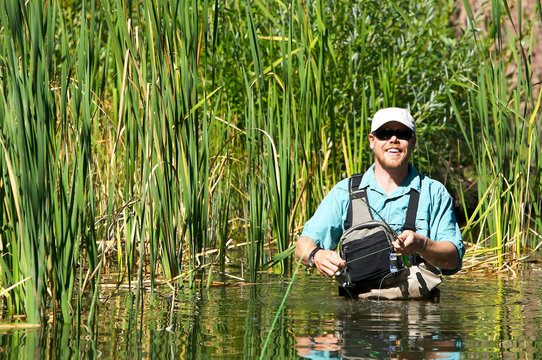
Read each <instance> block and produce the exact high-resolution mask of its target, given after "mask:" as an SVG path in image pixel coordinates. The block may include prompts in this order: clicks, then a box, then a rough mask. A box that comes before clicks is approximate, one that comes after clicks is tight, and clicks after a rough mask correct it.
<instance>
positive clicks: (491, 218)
mask: <svg viewBox="0 0 542 360" xmlns="http://www.w3.org/2000/svg"><path fill="white" fill-rule="evenodd" d="M465 4H466V5H467V11H468V13H469V19H470V23H471V26H472V28H471V31H472V32H471V34H472V36H474V37H475V41H476V44H478V48H477V50H478V52H477V54H478V56H479V64H480V66H479V70H478V74H477V76H476V77H474V78H473V79H467V78H464V77H463V78H459V79H458V80H457V81H454V82H453V85H454V86H457V87H462V88H464V89H466V90H467V91H466V93H467V95H468V97H467V99H468V102H467V107H466V108H460V107H459V106H458V105H457V103H456V101H455V99H454V97H453V96H452V95H451V94H450V96H449V98H450V103H451V104H452V106H453V108H454V113H455V115H456V119H457V121H458V124H459V126H460V129H461V132H462V135H463V137H464V139H465V141H466V144H467V147H468V149H469V151H470V154H471V156H472V159H473V161H474V166H475V169H476V174H477V188H478V199H479V205H478V207H477V209H476V211H474V212H473V213H471V214H469V215H470V218H469V221H468V223H467V226H466V227H465V230H464V233H465V234H468V233H471V234H472V232H473V231H474V232H478V237H477V238H476V239H474V242H475V243H476V244H477V245H484V246H485V247H487V248H489V249H492V250H493V251H494V252H495V253H496V255H498V259H499V260H498V264H499V266H501V265H502V264H503V257H504V256H505V255H512V256H513V257H514V258H516V259H519V258H520V257H521V255H522V253H524V252H526V251H528V249H533V248H535V247H536V245H537V244H538V243H539V242H540V240H541V239H540V235H539V234H540V230H541V228H540V220H539V213H540V201H539V194H540V171H541V168H540V160H539V156H540V154H539V149H538V148H539V146H538V144H539V143H540V130H541V129H540V121H538V120H539V118H540V103H541V98H540V94H542V92H540V91H539V89H536V91H533V90H534V89H533V88H532V83H533V82H534V81H533V80H534V79H533V75H534V74H533V72H532V70H531V64H530V59H531V57H530V56H529V55H528V52H529V49H532V48H533V45H534V43H533V42H534V37H533V36H529V35H527V36H526V35H525V34H523V33H521V32H520V31H521V29H525V27H527V28H528V29H529V30H530V31H533V30H534V28H535V26H537V25H536V24H537V22H534V23H532V22H529V23H527V24H523V23H522V21H523V20H522V19H523V18H522V15H523V14H522V12H521V11H519V12H518V15H519V16H518V18H517V21H514V20H513V18H512V17H511V14H510V12H509V11H508V13H507V15H508V16H507V17H506V25H507V26H506V27H505V29H504V33H503V32H501V30H500V28H499V29H498V31H495V32H494V37H491V34H490V35H489V36H488V37H486V36H484V35H483V33H480V32H478V31H476V30H475V29H474V27H476V26H477V21H476V18H475V16H474V15H473V14H472V11H471V10H470V8H468V4H467V3H465ZM503 8H506V9H508V3H507V2H506V1H505V2H503V3H502V4H501V3H500V2H493V3H492V8H491V11H492V14H494V16H496V14H500V15H499V16H501V15H504V14H502V12H503ZM525 25H527V26H525ZM527 34H529V33H527ZM530 34H533V32H530ZM524 39H525V40H524ZM524 41H528V42H527V43H526V44H523V42H524ZM510 68H512V69H515V71H514V72H513V77H512V78H510V76H509V75H508V73H509V69H510ZM536 92H538V93H539V96H538V97H536V96H535V93H536ZM486 242H487V243H486Z"/></svg>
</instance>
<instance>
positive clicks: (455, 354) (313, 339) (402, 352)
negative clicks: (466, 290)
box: [296, 300, 462, 359]
mask: <svg viewBox="0 0 542 360" xmlns="http://www.w3.org/2000/svg"><path fill="white" fill-rule="evenodd" d="M345 302H346V301H345ZM440 323H441V316H440V311H439V305H438V304H436V303H430V302H422V301H420V302H414V301H409V302H391V303H390V302H376V301H365V300H354V301H348V302H346V304H345V306H343V307H341V309H340V311H339V312H338V313H337V317H336V320H335V331H334V332H332V333H330V332H329V330H330V329H327V330H326V333H318V332H317V333H313V334H302V335H300V336H296V349H297V355H299V356H300V357H303V358H307V359H360V358H380V359H383V358H388V359H459V358H460V357H461V347H462V342H461V339H460V337H459V335H458V334H457V333H454V332H442V331H441V329H440V328H439V324H440Z"/></svg>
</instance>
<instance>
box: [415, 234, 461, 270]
mask: <svg viewBox="0 0 542 360" xmlns="http://www.w3.org/2000/svg"><path fill="white" fill-rule="evenodd" d="M419 254H420V255H421V256H423V258H424V259H425V260H427V261H428V262H429V263H430V264H431V265H433V266H436V267H438V268H441V269H447V270H454V269H456V268H457V266H459V254H458V253H457V248H456V247H455V245H454V244H452V243H451V242H450V241H433V240H430V239H428V241H427V246H426V247H425V249H423V250H422V251H420V252H419Z"/></svg>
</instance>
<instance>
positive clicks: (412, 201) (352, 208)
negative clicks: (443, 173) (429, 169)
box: [344, 174, 421, 231]
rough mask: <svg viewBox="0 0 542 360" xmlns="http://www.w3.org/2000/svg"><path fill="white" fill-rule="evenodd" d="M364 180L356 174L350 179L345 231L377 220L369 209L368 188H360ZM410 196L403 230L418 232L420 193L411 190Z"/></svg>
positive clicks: (378, 217) (361, 175) (378, 216)
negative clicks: (417, 220)
mask: <svg viewBox="0 0 542 360" xmlns="http://www.w3.org/2000/svg"><path fill="white" fill-rule="evenodd" d="M362 178H363V174H354V175H352V177H351V178H350V182H349V187H348V189H349V193H350V205H348V212H347V215H346V220H345V221H344V230H345V231H346V230H347V229H349V228H351V227H352V226H357V225H360V224H363V223H366V222H368V221H371V220H375V219H374V217H373V215H372V213H371V209H370V207H369V199H368V197H367V190H366V188H361V189H360V188H359V185H360V184H361V180H362ZM420 185H421V178H420ZM409 196H410V198H409V200H408V208H407V214H406V219H405V224H404V225H403V230H412V231H416V213H417V212H418V202H419V200H420V193H419V192H418V191H416V190H414V189H412V188H411V189H410V194H409ZM354 215H355V216H354ZM376 220H381V221H383V220H384V219H383V218H380V215H379V214H377V219H376Z"/></svg>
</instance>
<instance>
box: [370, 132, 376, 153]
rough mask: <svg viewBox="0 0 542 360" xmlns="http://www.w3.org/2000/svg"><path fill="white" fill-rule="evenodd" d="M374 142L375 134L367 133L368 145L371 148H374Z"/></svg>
mask: <svg viewBox="0 0 542 360" xmlns="http://www.w3.org/2000/svg"><path fill="white" fill-rule="evenodd" d="M374 142H375V136H374V135H373V134H372V133H369V146H370V149H371V150H374V148H375V145H374Z"/></svg>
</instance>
